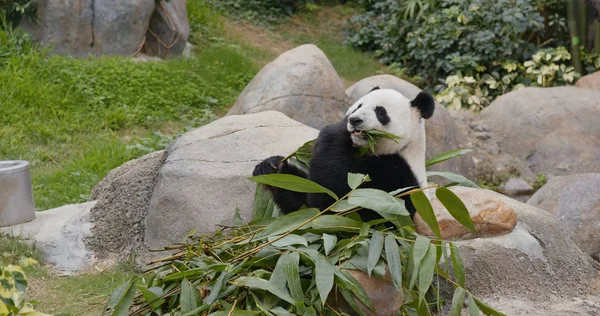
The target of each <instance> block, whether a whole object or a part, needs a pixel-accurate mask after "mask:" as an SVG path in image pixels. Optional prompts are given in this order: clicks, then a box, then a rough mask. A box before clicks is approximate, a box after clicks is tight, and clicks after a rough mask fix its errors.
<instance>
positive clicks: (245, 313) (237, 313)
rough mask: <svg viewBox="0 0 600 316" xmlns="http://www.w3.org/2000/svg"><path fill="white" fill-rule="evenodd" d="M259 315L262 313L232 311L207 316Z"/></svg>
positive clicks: (240, 310)
mask: <svg viewBox="0 0 600 316" xmlns="http://www.w3.org/2000/svg"><path fill="white" fill-rule="evenodd" d="M260 313H262V311H246V310H242V309H234V310H232V311H217V312H214V313H212V314H208V316H254V315H258V314H260ZM182 316H183V315H182Z"/></svg>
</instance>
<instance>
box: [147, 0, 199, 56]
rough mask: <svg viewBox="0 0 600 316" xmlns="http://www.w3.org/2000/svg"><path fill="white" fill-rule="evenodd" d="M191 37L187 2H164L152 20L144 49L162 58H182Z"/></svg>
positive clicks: (171, 0)
mask: <svg viewBox="0 0 600 316" xmlns="http://www.w3.org/2000/svg"><path fill="white" fill-rule="evenodd" d="M189 35H190V25H189V23H188V18H187V8H186V0H170V1H168V2H166V1H164V0H162V1H160V2H159V3H158V5H157V6H156V10H155V11H154V13H152V17H151V18H150V25H149V27H148V33H147V35H146V43H145V46H144V49H145V51H146V53H147V54H149V55H152V56H160V57H161V58H167V57H171V56H180V55H181V54H182V53H183V51H184V50H185V48H186V44H187V39H188V37H189Z"/></svg>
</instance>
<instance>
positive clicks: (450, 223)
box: [414, 190, 517, 240]
mask: <svg viewBox="0 0 600 316" xmlns="http://www.w3.org/2000/svg"><path fill="white" fill-rule="evenodd" d="M459 192H460V194H459V197H460V199H461V200H462V201H463V203H464V204H465V206H466V207H467V209H468V210H469V214H471V219H472V220H473V224H475V231H476V233H473V232H471V231H470V230H468V229H467V228H466V227H464V226H463V225H462V224H460V223H459V222H457V221H456V220H455V219H454V217H452V215H450V213H449V212H448V210H446V208H445V207H444V205H442V203H440V201H439V200H438V199H437V198H434V199H432V201H431V205H432V206H433V210H434V213H435V216H436V218H437V220H438V224H439V226H440V231H441V233H442V238H443V239H445V240H457V239H473V238H481V237H492V236H500V235H505V234H508V233H510V232H511V231H512V230H513V228H515V225H516V224H517V217H516V215H515V211H514V210H513V209H512V207H510V206H509V205H507V204H506V203H504V202H503V201H502V200H500V199H498V198H497V196H496V195H494V194H489V193H490V192H491V191H480V190H464V191H459ZM414 222H415V226H416V228H417V232H419V234H421V235H425V236H434V234H433V232H432V231H431V229H429V226H427V224H426V223H425V222H424V221H423V219H422V218H421V216H420V215H419V214H417V215H415V218H414Z"/></svg>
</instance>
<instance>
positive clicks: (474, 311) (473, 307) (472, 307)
mask: <svg viewBox="0 0 600 316" xmlns="http://www.w3.org/2000/svg"><path fill="white" fill-rule="evenodd" d="M480 315H481V314H480V313H479V308H478V307H477V303H475V300H474V299H473V295H471V294H470V293H469V316H480Z"/></svg>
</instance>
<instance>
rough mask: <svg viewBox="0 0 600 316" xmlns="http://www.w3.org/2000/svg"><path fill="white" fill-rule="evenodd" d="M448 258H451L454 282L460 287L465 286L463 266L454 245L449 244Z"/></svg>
mask: <svg viewBox="0 0 600 316" xmlns="http://www.w3.org/2000/svg"><path fill="white" fill-rule="evenodd" d="M450 257H452V270H454V276H455V277H456V282H457V283H458V284H459V285H460V286H462V287H465V286H466V284H465V283H466V281H465V265H464V263H463V261H462V258H461V257H460V252H459V251H458V248H456V245H454V244H453V243H450Z"/></svg>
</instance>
